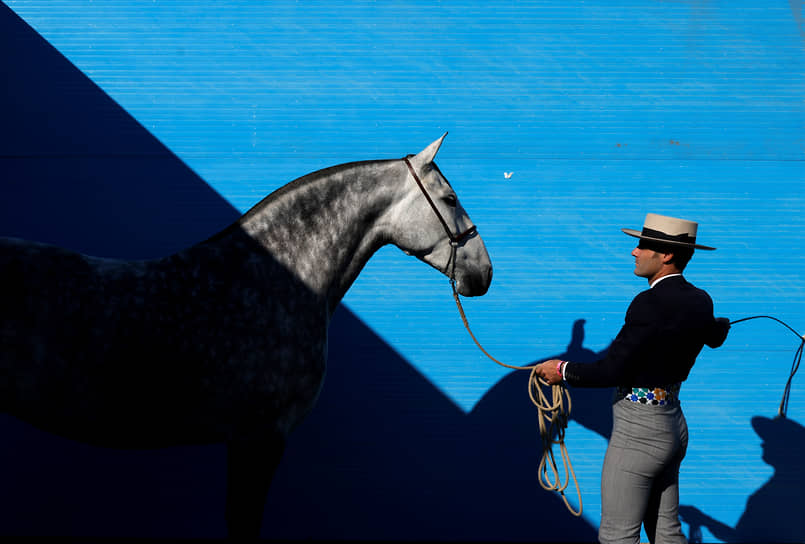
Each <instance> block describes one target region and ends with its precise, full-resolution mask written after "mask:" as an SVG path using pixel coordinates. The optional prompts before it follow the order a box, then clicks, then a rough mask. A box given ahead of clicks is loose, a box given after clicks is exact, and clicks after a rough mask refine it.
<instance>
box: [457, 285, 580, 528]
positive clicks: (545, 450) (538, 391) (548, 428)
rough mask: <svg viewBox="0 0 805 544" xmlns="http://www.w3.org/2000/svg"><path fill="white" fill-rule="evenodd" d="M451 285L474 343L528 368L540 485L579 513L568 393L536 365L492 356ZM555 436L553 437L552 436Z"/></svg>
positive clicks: (517, 368)
mask: <svg viewBox="0 0 805 544" xmlns="http://www.w3.org/2000/svg"><path fill="white" fill-rule="evenodd" d="M450 285H451V286H452V288H453V298H454V299H455V301H456V307H457V308H458V313H459V314H460V315H461V320H462V321H463V322H464V327H465V328H466V329H467V332H468V333H469V334H470V337H471V338H472V340H473V342H475V345H476V346H478V349H480V350H481V352H483V354H484V355H486V356H487V357H488V358H489V359H490V360H492V361H493V362H495V363H497V364H499V365H500V366H502V367H505V368H510V369H513V370H529V371H531V374H530V377H529V379H528V396H529V398H530V399H531V402H532V403H534V406H536V407H537V411H538V412H539V418H538V419H539V435H540V438H541V440H542V457H541V458H540V462H539V468H538V478H537V479H538V480H539V485H540V486H541V487H542V488H543V489H545V490H547V491H556V492H557V493H559V494H560V495H561V496H562V500H563V501H564V502H565V506H567V509H568V510H569V511H570V513H571V514H573V515H574V516H581V512H582V509H583V506H582V501H581V490H580V489H579V482H578V480H577V479H576V472H575V470H573V463H572V462H571V461H570V454H569V453H568V451H567V445H566V444H565V429H566V428H567V422H568V419H569V418H570V408H571V401H570V393H569V392H568V390H567V388H566V387H565V386H564V385H562V384H557V385H553V386H549V384H548V382H546V381H545V380H543V379H542V378H540V377H539V375H538V374H537V365H529V366H514V365H509V364H506V363H504V362H502V361H499V360H497V359H495V358H494V357H492V356H491V355H490V354H489V353H488V352H487V351H486V350H485V349H484V347H483V346H482V345H481V343H480V342H479V341H478V339H477V338H475V335H474V334H473V333H472V329H470V324H469V322H468V321H467V316H466V314H465V313H464V308H463V307H462V306H461V301H460V300H459V298H458V292H457V291H456V285H455V282H450ZM543 386H546V387H550V388H551V398H550V400H549V399H548V396H547V395H546V394H545V391H544V389H543ZM554 436H555V438H554ZM554 445H556V446H559V451H560V454H561V458H562V464H563V466H564V470H563V472H564V474H565V479H564V481H562V478H561V473H560V471H559V467H558V465H557V462H556V457H555V456H554V453H553V446H554ZM571 478H572V480H573V485H574V486H575V488H576V495H577V497H578V499H579V509H578V510H575V509H574V508H573V506H572V505H571V504H570V501H569V500H568V498H567V496H566V495H565V489H567V488H568V486H569V485H570V480H571Z"/></svg>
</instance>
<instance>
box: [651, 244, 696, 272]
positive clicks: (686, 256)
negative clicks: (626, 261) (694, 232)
mask: <svg viewBox="0 0 805 544" xmlns="http://www.w3.org/2000/svg"><path fill="white" fill-rule="evenodd" d="M638 247H639V248H640V249H649V250H651V251H655V252H657V253H672V254H673V255H674V256H673V257H672V258H671V260H670V261H669V263H670V264H673V265H675V266H676V267H677V268H678V269H679V271H680V272H682V271H683V270H685V267H686V266H688V263H689V262H690V259H691V257H693V248H692V247H683V246H675V245H672V244H664V243H662V242H655V241H653V240H640V244H639V245H638Z"/></svg>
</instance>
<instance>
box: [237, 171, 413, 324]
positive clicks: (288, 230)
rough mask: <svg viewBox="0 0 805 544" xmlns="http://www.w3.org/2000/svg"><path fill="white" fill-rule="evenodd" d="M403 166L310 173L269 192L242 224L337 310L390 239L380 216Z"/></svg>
mask: <svg viewBox="0 0 805 544" xmlns="http://www.w3.org/2000/svg"><path fill="white" fill-rule="evenodd" d="M395 166H396V170H395ZM397 170H399V171H400V172H401V167H399V165H395V164H394V163H391V162H389V161H377V162H366V163H354V164H351V165H344V166H341V167H334V168H330V169H327V170H323V171H321V172H317V173H314V174H310V175H308V176H305V177H304V178H301V179H299V180H297V181H295V182H293V183H291V184H289V185H288V186H286V187H284V188H282V189H280V190H278V191H276V192H275V193H273V194H272V195H269V196H268V197H267V198H266V199H264V200H263V201H262V202H261V203H259V204H258V205H256V206H255V207H254V208H253V209H252V210H251V211H250V212H249V213H247V214H246V215H245V216H244V217H243V218H242V220H241V221H240V227H241V228H242V230H243V231H244V232H246V233H247V234H248V235H249V236H251V237H252V238H253V239H255V240H256V241H258V242H259V243H260V245H261V246H263V247H264V248H265V249H266V250H267V251H268V252H269V253H270V254H271V256H272V257H273V258H274V259H276V260H277V261H279V262H280V264H282V265H283V266H285V267H286V268H287V269H288V270H289V271H290V272H291V273H293V274H294V275H295V276H296V277H297V278H298V279H300V280H301V281H302V282H303V283H304V284H305V285H306V286H307V287H308V288H309V289H310V290H311V291H312V292H313V293H314V294H315V295H317V296H320V297H322V298H325V299H326V300H327V303H328V307H329V311H330V312H331V313H332V312H333V311H335V308H336V306H337V305H338V303H339V302H340V301H341V299H342V298H343V296H344V295H345V294H346V292H347V290H348V289H349V287H350V286H351V285H352V283H353V282H354V281H355V279H356V278H357V277H358V274H359V273H360V271H361V269H362V268H363V267H364V265H365V264H366V262H367V261H368V260H369V258H370V257H371V256H372V255H373V254H374V253H375V252H376V251H377V250H378V249H379V248H380V247H381V246H382V245H383V244H384V243H386V242H387V240H386V239H385V236H384V235H383V232H382V229H381V228H380V227H379V226H378V221H377V220H378V218H379V217H380V216H382V214H383V212H384V211H386V209H387V208H388V207H389V206H390V205H391V203H392V201H393V199H394V196H395V192H396V191H395V189H394V186H393V179H394V178H397V177H399V176H400V173H399V172H397Z"/></svg>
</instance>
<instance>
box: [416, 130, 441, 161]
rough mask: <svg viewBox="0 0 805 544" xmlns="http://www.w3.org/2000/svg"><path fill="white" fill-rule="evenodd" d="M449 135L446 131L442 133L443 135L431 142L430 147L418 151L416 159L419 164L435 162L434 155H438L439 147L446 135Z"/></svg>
mask: <svg viewBox="0 0 805 544" xmlns="http://www.w3.org/2000/svg"><path fill="white" fill-rule="evenodd" d="M445 136H447V133H446V132H445V133H444V134H442V137H441V138H439V139H438V140H436V141H435V142H433V143H432V144H430V145H429V146H428V147H426V148H425V149H423V150H422V151H420V152H419V153H417V155H416V160H417V162H419V164H429V163H431V162H433V159H434V157H436V153H437V152H438V151H439V147H441V145H442V142H443V141H444V137H445Z"/></svg>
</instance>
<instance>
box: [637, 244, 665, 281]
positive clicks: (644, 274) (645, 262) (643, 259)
mask: <svg viewBox="0 0 805 544" xmlns="http://www.w3.org/2000/svg"><path fill="white" fill-rule="evenodd" d="M665 255H666V254H665V253H658V252H656V251H653V250H651V249H647V248H642V247H640V246H639V245H638V246H637V247H636V248H634V250H633V251H632V257H634V258H635V268H634V273H635V276H639V277H641V278H646V279H648V280H649V282H651V281H652V280H653V279H654V278H655V277H656V276H657V275H658V274H659V272H660V270H661V269H662V266H663V257H665Z"/></svg>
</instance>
